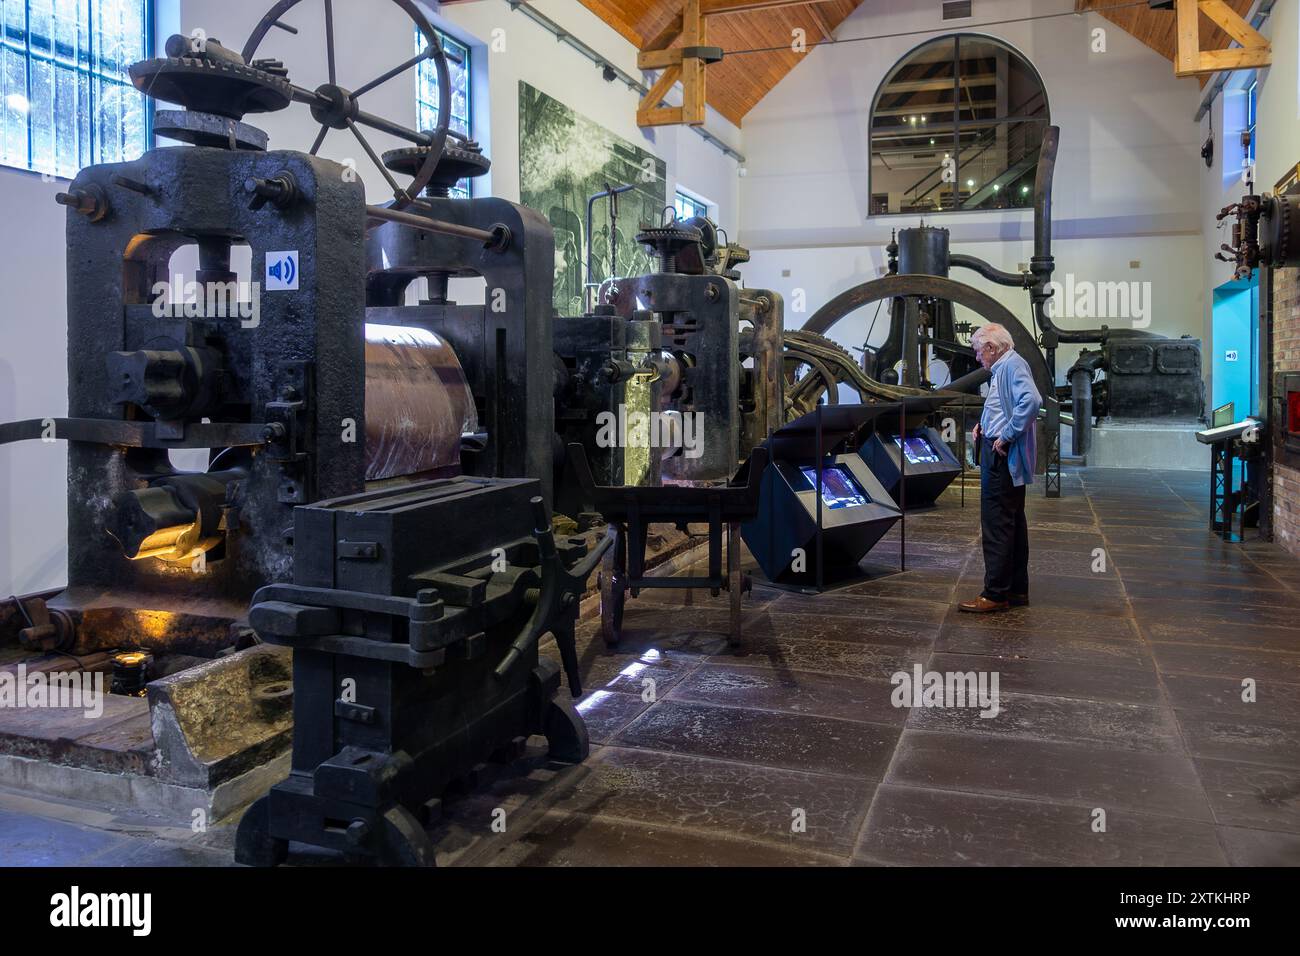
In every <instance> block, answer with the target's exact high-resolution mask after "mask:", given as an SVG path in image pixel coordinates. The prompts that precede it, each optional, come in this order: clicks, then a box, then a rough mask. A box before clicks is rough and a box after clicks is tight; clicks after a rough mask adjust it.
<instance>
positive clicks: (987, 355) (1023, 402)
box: [961, 322, 1043, 614]
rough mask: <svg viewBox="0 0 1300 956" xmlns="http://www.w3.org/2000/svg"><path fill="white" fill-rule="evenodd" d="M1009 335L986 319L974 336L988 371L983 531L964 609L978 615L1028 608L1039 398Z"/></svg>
mask: <svg viewBox="0 0 1300 956" xmlns="http://www.w3.org/2000/svg"><path fill="white" fill-rule="evenodd" d="M1013 344H1014V343H1013V341H1012V338H1011V333H1010V332H1008V331H1007V330H1006V329H1005V328H1003V327H1002V326H1001V325H998V324H997V323H995V322H991V323H989V324H988V325H984V326H981V327H980V328H979V329H978V330H976V332H975V334H974V335H973V336H972V337H971V347H972V348H974V349H975V354H976V355H977V356H978V357H979V361H980V364H981V365H983V366H984V367H985V368H986V369H988V370H989V371H990V372H992V373H993V377H992V378H991V379H990V380H989V392H988V396H987V397H986V398H985V399H984V414H983V415H982V416H980V421H979V424H978V425H976V426H975V445H976V449H977V451H978V453H979V456H980V530H981V532H982V534H983V538H984V590H983V592H982V593H981V594H980V596H979V597H977V598H975V600H973V601H966V602H965V603H963V604H962V605H961V610H963V611H970V612H972V613H975V614H988V613H989V612H991V611H1004V610H1006V609H1007V608H1009V607H1019V606H1022V605H1025V604H1028V603H1029V525H1028V524H1027V523H1026V522H1025V487H1026V486H1027V485H1031V484H1033V481H1034V464H1035V461H1036V459H1037V443H1036V440H1035V437H1034V434H1035V433H1034V422H1035V421H1036V420H1037V418H1038V409H1039V408H1041V407H1042V404H1043V398H1042V396H1041V395H1039V394H1038V388H1037V387H1036V386H1035V385H1034V376H1033V373H1032V372H1031V371H1030V370H1029V363H1028V362H1026V361H1025V360H1024V359H1023V358H1021V357H1020V356H1019V355H1017V354H1016V351H1015V349H1014V348H1012V346H1013Z"/></svg>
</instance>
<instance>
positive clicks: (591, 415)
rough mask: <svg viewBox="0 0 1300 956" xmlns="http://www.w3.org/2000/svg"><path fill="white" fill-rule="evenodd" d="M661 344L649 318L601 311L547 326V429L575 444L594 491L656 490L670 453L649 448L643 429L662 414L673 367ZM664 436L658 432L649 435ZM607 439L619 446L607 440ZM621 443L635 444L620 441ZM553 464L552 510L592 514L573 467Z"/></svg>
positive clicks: (565, 461) (659, 332)
mask: <svg viewBox="0 0 1300 956" xmlns="http://www.w3.org/2000/svg"><path fill="white" fill-rule="evenodd" d="M661 345H662V326H661V325H660V324H659V321H658V320H657V319H656V318H655V317H654V315H653V313H650V312H637V313H634V314H633V315H632V316H621V315H616V314H615V313H614V308H613V307H612V306H607V305H602V306H597V308H596V312H595V314H593V315H581V316H573V317H566V318H560V319H557V320H556V322H555V338H554V347H555V369H556V382H555V428H556V431H557V432H558V434H559V438H560V440H561V441H562V442H563V443H564V445H565V446H567V445H569V444H570V443H575V444H578V445H581V446H582V449H583V453H584V455H585V457H586V461H587V463H588V467H589V468H590V469H591V470H592V472H594V477H595V481H596V484H598V485H603V486H624V485H636V486H657V485H659V484H660V476H661V474H662V470H663V469H662V464H663V459H664V457H665V455H668V454H671V453H672V451H673V449H672V448H665V447H657V446H656V445H655V443H652V442H651V441H650V438H651V435H650V432H649V429H650V427H651V425H650V422H651V416H654V415H662V412H663V408H662V394H663V387H664V384H665V382H664V381H663V373H664V372H665V371H668V370H669V369H670V368H675V365H673V363H670V362H667V361H665V359H664V358H663V354H662V352H661V351H660V349H661ZM670 387H671V386H670ZM638 422H639V423H640V424H639V425H638ZM665 434H666V432H665V429H663V428H659V429H658V436H657V437H659V438H662V437H663V436H664V435H665ZM678 434H680V433H678ZM615 435H617V436H618V437H619V438H620V440H617V441H612V440H610V439H611V437H613V436H615ZM627 437H634V438H636V439H637V440H633V441H626V440H621V439H624V438H627ZM556 460H557V463H562V464H560V465H559V466H558V467H557V469H556V483H555V484H556V490H555V494H556V499H555V510H556V511H558V512H559V513H561V514H565V515H569V516H572V517H576V516H578V515H580V514H584V513H588V512H591V511H593V510H594V509H593V503H592V501H591V500H589V499H587V497H586V496H585V494H584V492H583V486H582V482H581V481H580V480H578V478H577V476H575V474H574V471H573V470H572V469H573V462H572V461H571V460H568V459H565V458H563V457H559V456H557V459H556ZM566 468H567V469H569V470H567V471H565V470H563V469H566Z"/></svg>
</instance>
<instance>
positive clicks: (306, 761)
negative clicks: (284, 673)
mask: <svg viewBox="0 0 1300 956" xmlns="http://www.w3.org/2000/svg"><path fill="white" fill-rule="evenodd" d="M540 487H541V486H540V483H539V482H537V481H535V480H531V479H484V478H469V477H462V478H455V479H447V480H441V481H432V482H424V483H417V484H412V485H409V486H406V487H402V488H398V489H393V490H389V491H385V492H373V493H368V494H362V495H356V496H352V497H347V498H341V499H338V500H335V501H324V502H320V503H318V504H314V505H309V506H305V507H302V508H299V509H297V511H296V516H295V519H296V520H295V525H294V537H295V547H296V550H297V552H298V555H299V559H298V560H297V561H296V562H295V564H294V583H293V585H272V586H270V587H266V588H263V589H261V590H260V591H259V592H258V593H257V595H256V598H255V601H254V604H253V608H252V610H251V611H250V613H249V622H250V624H251V625H252V626H253V628H254V629H255V630H256V631H257V633H258V635H259V636H260V637H261V638H262V639H263V640H264V641H267V642H269V643H272V644H280V645H284V646H287V647H292V648H293V650H294V658H293V683H294V738H293V766H292V771H291V773H290V775H289V777H288V779H287V780H285V781H284V782H283V783H280V784H277V785H276V786H275V787H274V788H273V789H272V790H271V792H270V793H269V794H268V795H267V796H265V797H263V798H261V799H260V800H258V801H257V802H256V803H255V804H254V805H253V806H252V807H251V808H250V809H249V810H248V812H247V813H246V814H245V816H244V819H243V821H242V822H241V824H240V828H239V833H238V840H237V844H236V858H237V859H238V860H239V861H240V862H243V863H248V864H256V865H274V864H277V863H280V862H283V861H284V859H285V854H286V852H287V848H288V841H290V840H297V841H301V842H305V843H310V844H314V845H316V846H322V847H326V848H328V849H333V850H339V851H343V852H345V853H349V854H354V855H359V856H365V857H370V858H377V859H378V860H379V861H380V862H383V863H388V864H410V865H429V864H432V863H433V859H434V857H433V853H434V850H433V846H432V845H431V843H430V841H429V838H428V836H427V835H426V833H425V830H424V823H425V822H426V818H427V816H428V810H430V809H433V808H436V806H437V803H436V801H437V798H438V797H439V796H440V794H441V793H442V792H443V790H444V789H445V788H446V787H447V786H448V785H449V784H450V783H452V782H453V781H455V780H457V779H461V778H464V777H466V776H468V775H469V774H470V773H471V771H472V770H473V769H474V768H475V766H477V765H479V764H481V763H484V762H486V761H487V760H489V759H491V758H493V757H494V756H497V757H510V756H512V755H514V754H516V753H517V752H518V751H519V750H520V749H521V748H522V745H523V743H524V741H525V740H526V738H527V737H528V736H529V735H532V734H544V735H545V736H546V737H547V740H548V742H549V744H550V752H551V756H552V757H554V758H556V759H559V760H564V761H571V762H577V761H580V760H582V759H584V758H585V757H586V755H587V751H588V743H587V732H586V728H585V726H584V725H583V722H582V719H581V718H580V717H579V716H578V715H577V714H576V713H575V711H574V709H573V707H572V705H571V704H570V703H569V702H568V701H566V700H564V699H562V698H559V697H557V691H558V689H559V684H560V675H559V667H558V666H557V665H556V664H555V663H554V662H552V661H549V660H543V659H541V658H540V657H539V655H538V651H537V641H538V639H539V638H540V637H541V636H542V635H543V634H544V633H547V632H550V633H552V634H554V636H555V639H556V643H557V644H558V645H559V648H560V651H561V658H562V660H563V662H564V667H565V670H566V671H567V673H568V678H569V685H570V690H571V691H572V692H573V694H574V695H575V696H576V695H577V694H579V693H580V692H581V687H580V686H579V684H578V665H577V654H576V649H575V646H574V627H575V624H576V621H577V615H578V603H579V600H580V599H581V597H582V593H583V591H584V589H585V586H586V579H587V576H588V575H589V573H590V571H591V569H592V568H593V567H594V565H595V563H596V562H597V561H598V560H599V559H600V557H601V555H602V553H603V551H604V550H605V548H607V547H608V544H607V543H606V544H603V545H602V547H601V548H599V549H597V550H596V551H595V552H594V553H592V554H590V555H587V554H586V546H585V544H584V543H583V542H582V539H573V540H571V541H566V542H565V543H564V544H563V545H562V546H558V547H557V544H556V542H555V539H554V537H553V535H552V533H551V519H550V514H549V511H548V509H547V508H546V506H545V504H544V503H543V501H542V499H541V497H540V495H539V491H540ZM487 528H500V529H507V528H508V529H513V530H511V531H510V532H508V534H509V537H508V538H506V537H504V535H503V540H501V541H492V540H491V539H490V538H485V536H484V533H483V532H484V529H487ZM606 541H607V542H608V541H609V539H606ZM570 565H576V567H575V568H574V570H570Z"/></svg>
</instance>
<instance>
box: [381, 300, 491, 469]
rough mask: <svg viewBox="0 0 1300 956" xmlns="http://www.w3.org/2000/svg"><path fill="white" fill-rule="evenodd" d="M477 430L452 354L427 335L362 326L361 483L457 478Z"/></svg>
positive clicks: (470, 398) (471, 402)
mask: <svg viewBox="0 0 1300 956" xmlns="http://www.w3.org/2000/svg"><path fill="white" fill-rule="evenodd" d="M477 432H478V415H477V413H476V412H475V410H474V398H473V396H472V395H471V394H470V391H469V385H468V383H467V382H466V381H465V373H464V371H463V370H462V369H461V367H460V360H459V359H457V358H456V353H455V351H453V350H452V348H451V346H450V345H448V344H447V343H446V342H444V341H443V340H442V339H441V338H439V337H438V336H437V335H435V334H434V333H433V332H430V331H429V330H427V329H421V328H413V327H406V326H397V325H370V324H367V325H366V480H367V481H382V480H384V479H388V478H397V477H400V476H405V475H420V476H423V477H430V478H441V477H448V476H451V475H458V474H460V449H461V442H462V438H466V439H468V437H469V436H472V435H475V434H476V433H477Z"/></svg>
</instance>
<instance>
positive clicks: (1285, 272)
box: [1273, 269, 1300, 555]
mask: <svg viewBox="0 0 1300 956" xmlns="http://www.w3.org/2000/svg"><path fill="white" fill-rule="evenodd" d="M1295 371H1300V269H1277V270H1275V271H1274V273H1273V372H1274V373H1275V374H1276V373H1278V372H1295ZM1274 407H1275V408H1276V406H1274ZM1275 427H1277V426H1275ZM1281 427H1285V426H1284V425H1282V426H1281ZM1273 537H1274V540H1275V541H1277V543H1278V544H1280V545H1281V546H1282V547H1284V548H1286V550H1288V551H1290V552H1291V553H1292V554H1295V555H1300V471H1297V470H1296V469H1295V468H1291V467H1289V466H1287V465H1284V464H1282V463H1281V462H1280V461H1279V460H1278V457H1277V456H1276V455H1275V456H1274V464H1273Z"/></svg>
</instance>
